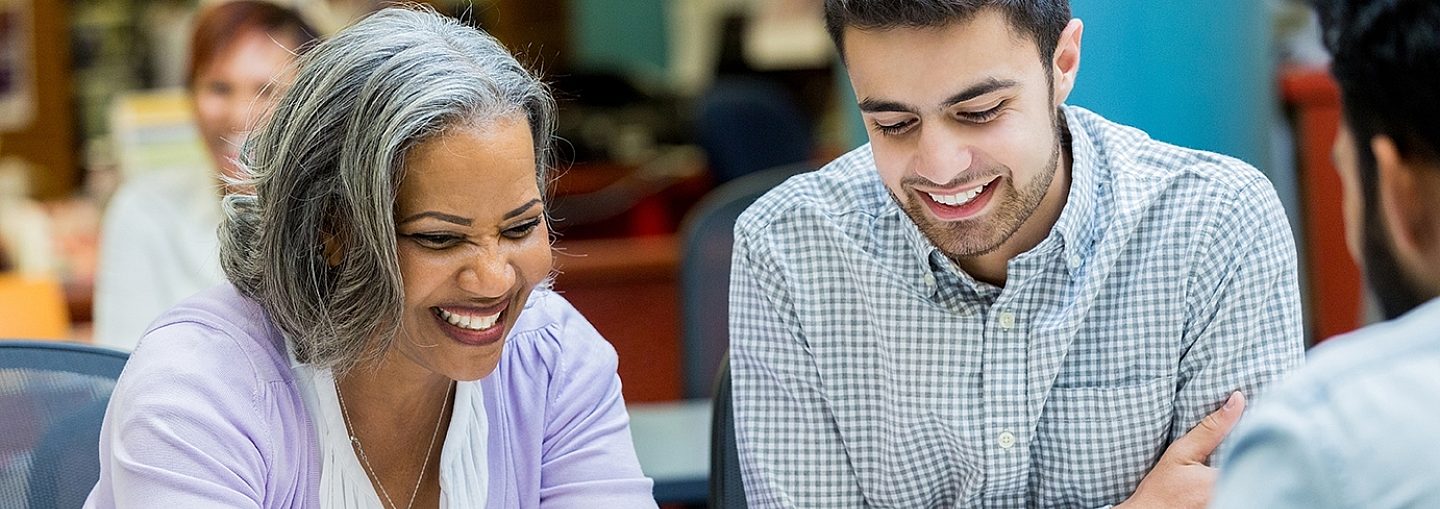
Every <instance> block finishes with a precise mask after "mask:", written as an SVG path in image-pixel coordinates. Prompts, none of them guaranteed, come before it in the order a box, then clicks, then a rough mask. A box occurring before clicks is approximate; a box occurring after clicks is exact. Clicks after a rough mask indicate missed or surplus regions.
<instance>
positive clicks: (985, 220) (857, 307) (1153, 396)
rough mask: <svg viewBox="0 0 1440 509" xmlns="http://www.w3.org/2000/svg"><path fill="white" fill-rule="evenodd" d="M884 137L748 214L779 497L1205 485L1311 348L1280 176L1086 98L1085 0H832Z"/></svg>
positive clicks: (868, 109) (1092, 502) (759, 489)
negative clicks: (1082, 78) (1082, 79)
mask: <svg viewBox="0 0 1440 509" xmlns="http://www.w3.org/2000/svg"><path fill="white" fill-rule="evenodd" d="M826 20H827V23H828V25H829V28H830V31H831V35H832V36H833V37H834V39H835V42H836V44H837V46H838V48H839V49H840V51H841V55H842V57H843V58H844V60H845V64H846V67H847V70H848V72H849V75H850V80H851V83H852V84H853V86H854V89H855V93H856V100H857V101H858V103H859V105H860V109H861V112H862V113H863V116H864V121H865V123H866V124H867V126H868V132H869V136H870V144H868V145H865V146H863V147H860V148H858V149H856V150H854V151H852V152H850V153H849V154H846V155H844V156H842V157H840V158H839V159H837V160H835V161H834V162H832V163H831V164H829V165H827V166H826V167H825V168H823V169H821V170H820V171H817V172H813V173H810V174H805V175H802V176H799V177H796V178H793V179H791V180H790V181H788V182H786V183H785V184H783V185H781V186H780V187H778V188H776V189H775V190H773V191H771V192H770V193H768V194H767V195H766V196H765V197H763V198H761V199H760V200H759V201H757V202H756V204H755V205H754V206H752V207H751V208H750V210H748V211H747V212H746V213H745V214H744V215H743V216H742V217H741V219H740V221H739V223H738V224H737V226H736V230H735V235H736V239H735V255H734V256H735V259H734V266H733V272H732V276H731V285H732V286H731V319H730V320H731V321H730V329H731V355H732V363H733V364H732V369H733V376H734V382H733V383H734V398H735V399H734V403H735V409H736V430H737V435H738V437H737V438H738V441H739V447H740V456H741V465H742V471H743V474H744V482H745V489H746V492H747V498H748V499H749V502H750V505H751V506H752V507H807V508H808V507H866V506H868V507H907V508H909V507H979V506H984V507H1035V506H1039V507H1062V506H1063V507H1100V506H1107V505H1114V504H1120V505H1125V506H1132V505H1133V506H1137V507H1144V506H1156V505H1160V506H1164V507H1198V506H1202V505H1204V503H1205V502H1206V500H1207V497H1208V492H1209V486H1210V483H1211V482H1213V478H1214V476H1215V472H1214V471H1213V470H1212V469H1210V468H1209V467H1208V466H1206V463H1207V461H1208V459H1209V456H1210V455H1211V452H1212V450H1213V449H1214V448H1215V446H1216V444H1218V443H1219V442H1220V440H1221V439H1222V438H1223V437H1224V435H1225V434H1226V433H1228V431H1229V429H1230V426H1232V425H1233V424H1234V422H1235V420H1236V419H1238V417H1239V414H1240V411H1241V409H1242V408H1243V407H1244V397H1243V396H1241V395H1238V394H1236V393H1237V392H1238V393H1241V394H1244V395H1254V394H1256V393H1257V392H1258V391H1260V390H1262V389H1263V388H1265V387H1266V386H1268V385H1269V384H1270V383H1271V382H1272V381H1274V380H1275V379H1276V378H1278V377H1279V376H1281V375H1282V374H1284V373H1285V372H1287V371H1288V370H1290V369H1292V368H1293V367H1295V366H1296V365H1297V364H1298V363H1299V361H1300V359H1301V355H1302V354H1301V351H1302V342H1303V340H1302V336H1303V332H1302V328H1301V323H1300V303H1299V292H1298V288H1297V282H1296V268H1295V265H1296V261H1295V247H1294V242H1293V240H1292V239H1291V237H1290V231H1289V227H1288V223H1287V222H1286V220H1285V216H1284V213H1283V211H1282V210H1281V207H1280V203H1279V201H1278V199H1277V198H1276V196H1275V192H1274V190H1273V189H1272V187H1271V185H1270V183H1269V182H1268V181H1267V180H1266V179H1265V177H1264V176H1263V175H1261V174H1260V173H1259V172H1258V171H1256V170H1255V169H1254V168H1252V167H1250V166H1248V165H1246V164H1245V163H1243V162H1241V161H1238V160H1236V159H1233V158H1229V157H1225V156H1221V155H1217V154H1211V153H1206V152H1200V151H1195V150H1188V149H1184V148H1179V147H1175V146H1172V145H1167V144H1164V143H1161V142H1158V141H1154V140H1151V139H1150V138H1148V137H1147V136H1146V135H1145V134H1144V133H1142V132H1140V131H1138V130H1135V129H1132V128H1128V127H1125V126H1121V125H1117V124H1114V123H1111V122H1109V121H1107V120H1105V119H1103V118H1101V117H1099V116H1098V115H1096V114H1094V113H1091V112H1089V111H1086V110H1084V109H1081V108H1077V107H1073V106H1067V105H1065V104H1064V102H1065V99H1066V97H1067V96H1068V95H1069V93H1070V91H1071V89H1072V87H1073V86H1074V84H1075V80H1076V74H1077V71H1078V70H1079V67H1080V46H1081V44H1080V42H1081V34H1082V31H1083V27H1082V25H1081V23H1080V21H1079V20H1072V19H1071V18H1070V9H1069V5H1068V2H1066V1H1064V0H1029V1H1025V0H913V1H896V0H827V2H826Z"/></svg>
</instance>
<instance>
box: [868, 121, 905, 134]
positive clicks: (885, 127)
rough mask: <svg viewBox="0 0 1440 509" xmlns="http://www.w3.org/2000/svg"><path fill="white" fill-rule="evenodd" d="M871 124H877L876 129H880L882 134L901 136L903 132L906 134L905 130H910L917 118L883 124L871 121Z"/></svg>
mask: <svg viewBox="0 0 1440 509" xmlns="http://www.w3.org/2000/svg"><path fill="white" fill-rule="evenodd" d="M871 125H873V126H875V130H876V131H879V132H880V134H883V135H885V136H899V135H901V134H905V131H908V130H910V127H911V126H913V125H915V119H909V120H905V121H901V122H896V123H893V124H883V123H880V122H878V121H877V122H871Z"/></svg>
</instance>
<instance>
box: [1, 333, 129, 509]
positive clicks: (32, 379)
mask: <svg viewBox="0 0 1440 509" xmlns="http://www.w3.org/2000/svg"><path fill="white" fill-rule="evenodd" d="M128 358H129V354H128V353H126V352H123V351H120V350H113V349H109V348H104V347H98V346H91V345H81V344H73V343H58V342H50V341H0V408H3V409H5V410H4V411H3V412H0V430H3V432H0V461H9V462H14V463H12V464H13V465H19V468H15V469H10V470H9V472H5V473H0V476H3V477H9V478H0V500H5V501H9V502H6V504H7V505H5V506H6V507H18V508H31V509H40V508H46V509H49V508H56V507H62V508H68V507H80V506H82V505H83V504H84V503H85V498H86V497H87V496H89V494H90V489H91V488H92V487H94V486H95V482H96V481H98V480H99V479H100V458H99V456H100V454H99V449H100V446H99V444H100V423H101V422H103V421H104V418H105V406H106V405H107V404H109V402H110V392H111V391H112V390H113V389H114V388H115V380H116V379H117V378H119V377H120V371H121V370H123V369H124V368H125V361H126V359H128ZM20 501H23V502H20ZM13 502H19V503H20V505H18V506H12V505H8V504H9V503H13Z"/></svg>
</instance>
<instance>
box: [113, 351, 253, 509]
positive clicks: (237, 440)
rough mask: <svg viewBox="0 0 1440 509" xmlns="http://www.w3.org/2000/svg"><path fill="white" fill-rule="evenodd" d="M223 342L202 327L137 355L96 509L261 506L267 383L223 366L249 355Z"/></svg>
mask: <svg viewBox="0 0 1440 509" xmlns="http://www.w3.org/2000/svg"><path fill="white" fill-rule="evenodd" d="M215 334H219V333H218V332H216V331H213V330H210V329H208V328H206V327H204V326H201V325H198V324H194V323H181V324H174V325H170V326H166V327H161V328H158V329H156V330H155V331H153V332H151V333H150V334H149V335H148V337H147V338H146V342H145V343H143V344H142V345H141V348H140V349H138V350H137V351H136V352H135V354H134V355H132V356H131V358H130V361H129V363H128V364H127V365H126V367H125V372H124V373H123V374H122V376H121V377H120V380H119V382H118V383H117V384H116V386H115V391H114V393H113V395H112V397H111V401H110V406H109V408H108V410H107V411H106V414H105V422H104V424H103V426H102V430H101V435H100V481H99V483H98V484H97V485H96V487H95V489H94V490H93V491H92V492H91V495H90V500H88V501H87V503H86V507H102V508H108V507H116V508H126V507H137V508H138V507H176V508H178V507H231V508H243V507H260V506H261V504H262V503H263V500H264V486H265V480H264V472H265V471H266V470H265V468H266V467H265V466H266V461H265V454H264V450H265V449H266V448H267V447H268V445H267V444H268V440H266V439H265V436H266V434H267V433H266V432H265V431H264V429H265V426H264V422H263V421H264V419H263V417H261V415H262V413H261V412H260V411H259V410H258V409H257V407H256V406H257V398H258V397H259V395H260V390H261V388H260V387H259V385H260V384H259V382H258V379H257V377H256V376H255V372H254V370H253V369H250V370H246V369H241V367H240V366H233V365H232V366H229V367H223V366H221V365H220V364H222V363H223V362H222V361H220V360H221V359H232V360H233V359H245V355H244V354H243V353H241V352H240V351H239V348H238V346H237V345H235V343H234V342H232V341H224V340H221V341H213V340H207V339H206V338H209V339H216V338H214V335H215ZM147 347H148V348H147ZM240 362H242V363H243V361H240ZM222 368H224V369H222Z"/></svg>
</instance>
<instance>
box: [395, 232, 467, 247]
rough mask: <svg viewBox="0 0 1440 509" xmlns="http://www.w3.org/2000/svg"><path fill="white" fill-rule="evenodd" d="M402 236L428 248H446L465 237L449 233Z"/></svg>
mask: <svg viewBox="0 0 1440 509" xmlns="http://www.w3.org/2000/svg"><path fill="white" fill-rule="evenodd" d="M403 236H404V237H406V238H408V239H410V240H412V241H415V243H416V244H420V245H421V246H423V247H427V248H430V249H446V248H449V247H452V246H454V245H456V244H459V243H460V242H461V241H463V240H465V237H461V236H459V235H454V234H449V233H411V234H407V235H403Z"/></svg>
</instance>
